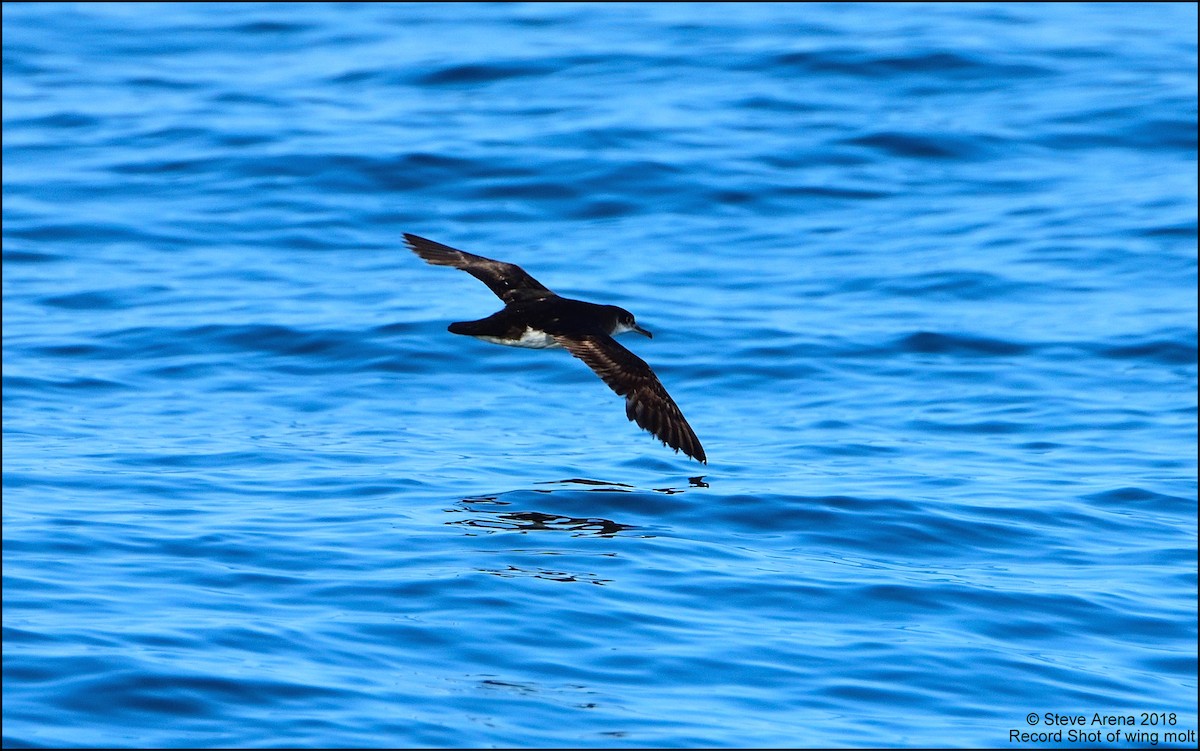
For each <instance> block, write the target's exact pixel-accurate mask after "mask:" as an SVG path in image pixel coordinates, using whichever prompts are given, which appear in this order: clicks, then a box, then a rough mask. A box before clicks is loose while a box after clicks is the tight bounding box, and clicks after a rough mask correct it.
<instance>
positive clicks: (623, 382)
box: [554, 334, 708, 464]
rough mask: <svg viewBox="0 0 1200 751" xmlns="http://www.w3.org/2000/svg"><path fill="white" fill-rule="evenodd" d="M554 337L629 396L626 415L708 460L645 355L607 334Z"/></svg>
mask: <svg viewBox="0 0 1200 751" xmlns="http://www.w3.org/2000/svg"><path fill="white" fill-rule="evenodd" d="M554 338H555V340H556V341H557V342H558V343H559V344H561V345H562V346H563V347H565V348H566V349H567V351H569V352H570V353H571V354H572V355H575V356H576V357H578V358H579V359H580V360H583V361H584V362H585V363H586V364H587V366H588V367H589V368H591V369H592V370H594V371H596V375H598V376H600V378H601V379H602V380H603V381H604V382H605V383H607V384H608V386H609V388H611V389H612V390H613V391H615V392H617V394H619V395H621V396H623V397H625V415H626V416H627V417H628V418H629V419H630V420H632V421H633V422H636V423H637V424H638V426H639V427H641V428H644V429H645V430H648V431H650V433H651V434H653V435H654V437H655V438H657V439H659V440H660V441H662V442H663V443H664V444H665V445H667V446H669V447H671V448H673V449H675V450H676V451H682V452H683V453H685V454H687V455H688V456H690V457H692V458H693V459H696V460H697V461H700V462H704V463H705V464H707V463H708V459H707V458H706V457H705V455H704V447H703V446H701V445H700V440H699V439H698V438H696V434H695V433H694V432H693V431H692V427H691V426H690V425H688V423H687V420H686V419H684V417H683V413H682V412H680V411H679V407H678V405H676V404H675V400H673V399H672V398H671V395H670V394H668V393H667V390H666V389H665V388H663V385H662V383H661V382H660V381H659V380H658V376H656V375H654V371H653V370H651V369H650V366H649V365H647V364H646V362H645V361H644V360H643V359H642V358H640V357H638V356H637V355H635V354H633V353H632V352H630V351H629V350H628V349H626V348H625V347H623V346H621V344H620V343H618V342H617V340H616V339H613V338H612V337H611V336H606V335H604V334H592V335H588V336H583V337H565V336H556V337H554Z"/></svg>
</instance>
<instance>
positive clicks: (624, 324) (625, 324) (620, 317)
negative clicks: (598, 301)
mask: <svg viewBox="0 0 1200 751" xmlns="http://www.w3.org/2000/svg"><path fill="white" fill-rule="evenodd" d="M608 307H609V308H611V309H612V311H613V314H614V315H615V316H616V318H617V322H616V325H615V326H614V327H613V332H612V333H613V336H616V335H617V334H624V333H625V332H626V331H636V332H637V333H639V334H641V335H642V336H644V337H647V338H648V339H653V338H654V334H651V333H650V332H649V331H647V330H646V329H644V328H642V327H641V326H639V325H638V324H637V321H636V320H634V318H633V313H630V312H629V311H628V310H625V309H624V308H618V307H617V306H616V305H609V306H608Z"/></svg>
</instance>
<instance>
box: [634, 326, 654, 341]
mask: <svg viewBox="0 0 1200 751" xmlns="http://www.w3.org/2000/svg"><path fill="white" fill-rule="evenodd" d="M633 330H634V331H636V332H638V333H639V334H641V335H642V336H644V337H646V338H647V339H653V338H654V334H651V333H650V332H649V331H647V330H645V329H644V328H642V327H641V326H639V325H637V324H636V323H635V324H633Z"/></svg>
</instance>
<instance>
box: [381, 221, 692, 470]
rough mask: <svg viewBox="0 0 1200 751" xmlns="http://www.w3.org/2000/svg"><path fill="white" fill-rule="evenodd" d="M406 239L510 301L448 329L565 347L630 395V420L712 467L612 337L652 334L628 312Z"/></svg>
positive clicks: (671, 405)
mask: <svg viewBox="0 0 1200 751" xmlns="http://www.w3.org/2000/svg"><path fill="white" fill-rule="evenodd" d="M404 240H405V242H407V243H408V246H409V247H410V248H412V249H413V252H415V253H416V254H417V255H419V256H420V257H421V258H423V259H425V261H427V262H428V263H431V264H433V265H434V266H451V267H453V268H456V269H462V270H463V271H465V272H467V273H468V274H470V275H471V276H473V277H475V278H476V279H478V280H479V281H481V282H483V283H484V284H486V285H487V287H488V289H490V290H491V291H492V292H495V293H496V296H497V297H499V298H500V299H501V300H502V301H503V302H504V309H503V310H500V311H498V312H496V313H493V314H492V315H490V316H488V317H487V318H483V319H481V320H478V321H461V322H458V323H452V324H450V333H452V334H463V335H464V336H473V337H475V338H477V339H482V340H484V341H487V342H492V343H494V344H504V345H508V346H511V347H531V348H534V349H544V348H547V347H563V348H565V349H566V350H567V351H568V352H570V353H571V354H572V355H574V356H575V357H578V358H579V359H580V360H583V361H584V362H585V363H586V364H587V366H588V367H589V368H591V369H592V370H594V371H595V372H596V375H598V376H600V378H601V379H602V380H603V381H604V382H605V383H607V384H608V386H609V388H611V389H612V390H613V391H615V392H617V394H618V395H620V396H623V397H625V415H626V416H627V417H628V418H629V419H630V420H632V421H634V422H636V423H637V424H638V426H640V427H642V428H644V429H645V430H648V431H649V432H650V433H651V434H652V435H653V436H654V437H655V438H657V439H659V440H660V441H662V442H663V444H664V445H666V446H669V447H671V448H673V449H675V451H676V452H679V451H682V452H683V453H684V454H686V455H687V456H690V457H691V458H693V459H695V460H697V461H699V462H703V463H705V464H707V463H708V458H707V457H706V456H705V455H704V447H703V446H701V445H700V441H699V439H697V438H696V433H695V432H693V431H692V427H691V426H690V425H688V422H687V420H685V419H684V417H683V413H682V412H680V411H679V407H678V406H677V405H676V404H675V400H674V399H672V398H671V395H670V394H668V393H667V390H666V389H665V388H663V385H662V383H661V382H659V380H658V376H656V375H654V371H653V370H651V369H650V366H649V365H647V364H646V362H645V361H644V360H642V358H640V357H638V356H637V355H635V354H633V353H632V352H630V351H629V350H627V349H625V347H623V346H621V345H620V344H618V343H617V340H616V339H614V338H613V337H614V336H616V335H617V334H622V333H624V332H626V331H635V332H637V333H639V334H642V335H644V336H647V337H651V338H652V337H653V335H652V334H651V333H650V332H649V331H647V330H646V329H644V328H642V327H641V326H639V325H638V324H637V321H635V320H634V318H633V314H632V313H630V312H629V311H628V310H625V309H623V308H618V307H617V306H616V305H597V304H595V303H590V302H584V301H582V300H572V299H570V298H567V297H560V296H558V295H556V294H554V293H553V292H551V291H550V290H549V289H547V288H546V287H545V286H544V285H543V284H542V283H541V282H539V281H538V280H536V279H534V278H533V277H532V276H530V275H529V274H527V273H526V272H525V270H524V269H522V268H521V267H520V266H517V265H516V264H512V263H504V262H503V261H493V260H492V259H490V258H484V257H483V256H477V255H472V254H471V253H467V252H466V251H462V250H456V249H455V248H451V247H449V246H448V245H442V244H441V243H436V242H434V241H432V240H426V239H425V238H424V237H418V236H416V235H410V234H408V233H407V232H406V233H404Z"/></svg>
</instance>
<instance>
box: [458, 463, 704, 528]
mask: <svg viewBox="0 0 1200 751" xmlns="http://www.w3.org/2000/svg"><path fill="white" fill-rule="evenodd" d="M535 484H536V485H549V486H555V487H548V488H530V489H526V490H512V491H508V492H504V493H496V494H494V495H480V496H471V497H468V498H463V499H462V500H460V501H458V502H456V503H455V504H454V506H453V507H452V508H449V509H446V511H447V512H448V513H452V514H461V515H462V517H461V518H457V519H453V520H451V521H448V522H446V524H447V525H451V526H458V527H467V528H469V530H470V532H469V533H470V534H493V533H497V532H521V533H528V532H567V533H569V534H570V535H571V536H572V537H615V536H617V535H621V534H623V533H628V532H631V531H636V530H638V529H639V528H638V527H637V526H636V525H633V524H625V523H622V522H619V521H615V520H613V519H608V518H604V517H599V516H574V515H571V514H563V513H552V512H547V511H540V510H536V509H531V508H529V506H530V505H532V504H530V503H529V501H530V500H531V498H530V495H531V494H533V495H536V496H555V500H556V501H557V500H559V499H561V498H562V497H563V496H564V495H569V494H573V493H637V492H645V491H640V490H639V489H638V488H637V487H635V486H633V485H628V484H626V483H622V482H608V481H605V480H592V479H587V478H582V477H572V478H568V479H566V480H552V481H547V482H538V483H535ZM579 486H583V487H579ZM707 487H708V483H706V482H704V477H703V476H700V477H691V478H688V486H687V487H685V488H675V487H667V488H653V489H652V490H653V492H655V493H663V494H666V495H675V494H677V493H685V492H687V491H688V490H692V489H695V488H707ZM538 505H542V504H538ZM546 505H561V504H560V503H559V504H555V503H550V502H548V503H547V504H546ZM521 506H524V508H521ZM639 536H642V537H652V536H653V535H648V534H645V533H642V534H640V535H639Z"/></svg>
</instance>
